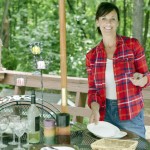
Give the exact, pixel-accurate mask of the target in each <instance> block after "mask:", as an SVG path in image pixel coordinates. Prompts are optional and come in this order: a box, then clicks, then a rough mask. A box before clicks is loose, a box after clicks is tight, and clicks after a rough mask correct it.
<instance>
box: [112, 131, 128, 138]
mask: <svg viewBox="0 0 150 150" xmlns="http://www.w3.org/2000/svg"><path fill="white" fill-rule="evenodd" d="M126 135H127V132H124V131H120V132H118V133H117V134H115V135H114V136H112V137H111V138H112V139H120V138H123V137H124V136H126Z"/></svg>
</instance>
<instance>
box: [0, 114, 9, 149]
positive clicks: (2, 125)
mask: <svg viewBox="0 0 150 150" xmlns="http://www.w3.org/2000/svg"><path fill="white" fill-rule="evenodd" d="M8 125H9V120H8V118H7V117H6V116H1V117H0V149H1V148H5V147H7V145H6V144H3V140H2V135H3V132H4V131H5V130H6V129H7V127H8Z"/></svg>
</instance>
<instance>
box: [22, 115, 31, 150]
mask: <svg viewBox="0 0 150 150" xmlns="http://www.w3.org/2000/svg"><path fill="white" fill-rule="evenodd" d="M22 122H24V125H25V132H26V134H27V143H26V144H24V145H23V147H25V148H30V146H31V145H32V144H30V143H29V132H30V128H29V124H30V122H29V120H28V118H27V117H24V118H22Z"/></svg>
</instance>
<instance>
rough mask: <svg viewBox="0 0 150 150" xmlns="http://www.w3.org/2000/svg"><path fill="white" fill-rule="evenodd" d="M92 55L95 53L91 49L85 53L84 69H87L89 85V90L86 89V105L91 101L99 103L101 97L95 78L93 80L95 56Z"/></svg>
mask: <svg viewBox="0 0 150 150" xmlns="http://www.w3.org/2000/svg"><path fill="white" fill-rule="evenodd" d="M93 55H96V52H95V51H94V50H93V51H91V52H90V53H87V55H86V69H87V74H88V85H89V90H88V105H89V107H91V103H92V102H93V101H95V102H97V103H98V104H100V102H101V100H100V99H101V98H100V95H99V94H98V92H97V88H96V85H95V80H94V65H95V57H93Z"/></svg>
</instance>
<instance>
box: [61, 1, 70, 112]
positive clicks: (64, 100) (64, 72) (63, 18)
mask: <svg viewBox="0 0 150 150" xmlns="http://www.w3.org/2000/svg"><path fill="white" fill-rule="evenodd" d="M59 18H60V68H61V89H62V102H61V104H62V112H66V113H67V112H68V107H67V65H66V14H65V0H59Z"/></svg>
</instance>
